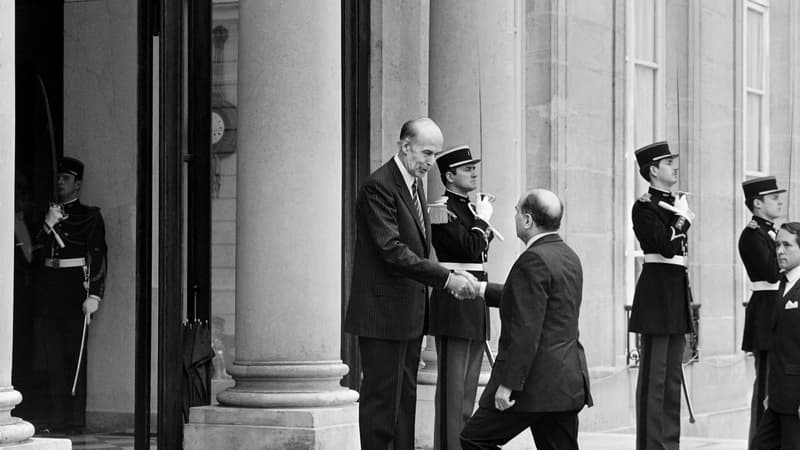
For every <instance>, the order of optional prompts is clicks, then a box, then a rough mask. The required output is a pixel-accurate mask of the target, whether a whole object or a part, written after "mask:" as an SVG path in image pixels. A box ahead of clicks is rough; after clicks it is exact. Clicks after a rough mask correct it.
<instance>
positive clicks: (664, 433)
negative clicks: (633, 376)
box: [628, 142, 694, 450]
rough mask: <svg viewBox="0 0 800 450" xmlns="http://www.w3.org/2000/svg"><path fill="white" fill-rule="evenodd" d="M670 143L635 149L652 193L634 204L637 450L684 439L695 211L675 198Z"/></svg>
mask: <svg viewBox="0 0 800 450" xmlns="http://www.w3.org/2000/svg"><path fill="white" fill-rule="evenodd" d="M677 157H678V155H674V154H671V153H670V151H669V146H668V145H667V143H666V142H656V143H654V144H650V145H648V146H645V147H642V148H640V149H638V150H636V161H637V162H638V163H639V173H640V174H641V175H642V177H643V178H644V179H646V180H647V181H648V182H649V183H650V189H649V190H648V191H647V192H646V193H645V194H644V195H643V196H642V197H641V198H639V200H637V201H636V202H635V203H634V205H633V211H632V215H631V217H632V219H633V231H634V233H635V234H636V238H637V239H638V240H639V244H640V245H641V247H642V252H643V253H644V264H643V265H642V273H641V275H640V276H639V280H638V281H637V282H636V290H635V292H634V295H633V306H632V308H631V318H630V322H629V324H628V330H629V331H631V332H636V333H641V335H642V357H641V360H640V362H639V379H638V380H637V384H636V448H637V449H639V450H649V449H654V448H658V449H661V448H665V449H677V448H678V446H679V445H680V435H681V423H680V412H681V378H682V367H681V364H682V361H681V358H682V356H683V349H684V347H685V345H686V340H685V336H684V334H685V333H689V332H691V331H692V321H691V320H690V317H691V293H690V291H689V278H688V275H687V273H686V255H687V237H686V231H687V230H688V229H689V225H690V224H691V221H692V219H694V213H692V211H691V210H689V205H688V203H687V201H686V197H685V196H684V195H677V196H676V195H673V194H672V193H671V192H670V189H671V188H672V186H674V185H675V183H677V182H678V168H677V162H676V161H675V159H676V158H677Z"/></svg>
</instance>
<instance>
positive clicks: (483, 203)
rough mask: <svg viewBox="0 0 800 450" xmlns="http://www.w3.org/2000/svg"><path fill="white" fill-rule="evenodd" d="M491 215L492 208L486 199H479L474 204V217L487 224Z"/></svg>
mask: <svg viewBox="0 0 800 450" xmlns="http://www.w3.org/2000/svg"><path fill="white" fill-rule="evenodd" d="M492 213H494V206H492V202H491V201H489V198H488V197H483V198H479V199H478V201H476V202H475V215H476V216H477V217H478V218H480V219H481V220H483V221H484V222H486V223H489V219H491V218H492Z"/></svg>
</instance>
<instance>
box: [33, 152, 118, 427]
mask: <svg viewBox="0 0 800 450" xmlns="http://www.w3.org/2000/svg"><path fill="white" fill-rule="evenodd" d="M57 171H58V173H57V178H56V189H57V193H58V197H59V200H60V203H57V204H55V203H54V204H51V205H50V208H49V209H48V210H47V214H46V215H45V218H44V224H43V225H42V229H41V230H40V231H39V233H38V234H37V237H36V241H37V244H38V245H39V246H40V247H41V248H40V250H39V251H44V252H45V254H44V255H42V256H43V258H42V259H43V261H44V264H43V266H42V267H41V268H40V269H39V270H38V274H37V281H36V318H37V323H38V327H37V328H38V330H37V332H38V333H39V336H38V338H39V339H41V344H40V345H39V348H41V349H43V351H44V353H45V354H44V360H45V364H46V371H47V378H48V384H49V388H50V399H51V401H52V405H51V409H50V417H51V418H50V422H49V424H48V425H49V430H50V431H52V432H60V433H67V434H75V433H80V432H81V431H82V429H83V427H84V426H85V416H86V352H85V351H84V355H83V358H82V362H81V369H80V376H79V379H78V384H77V389H76V393H75V395H74V396H72V395H71V390H72V383H73V378H74V376H75V372H76V365H77V364H78V359H79V358H78V355H79V353H80V351H81V340H82V339H81V338H82V333H83V327H84V317H86V319H87V320H88V319H89V318H90V317H91V314H92V313H94V312H96V311H97V309H98V306H99V304H100V301H101V299H102V298H103V293H104V290H105V276H106V241H105V226H104V224H103V217H102V216H101V215H100V209H99V208H96V207H90V206H86V205H84V204H82V203H80V201H79V200H78V196H79V194H80V189H81V184H82V182H83V163H81V162H80V161H78V160H77V159H75V158H62V159H60V160H59V161H58V170H57ZM62 244H63V245H62Z"/></svg>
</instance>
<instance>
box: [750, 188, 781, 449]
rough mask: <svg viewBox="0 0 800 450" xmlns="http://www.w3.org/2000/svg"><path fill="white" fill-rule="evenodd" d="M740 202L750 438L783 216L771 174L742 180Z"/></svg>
mask: <svg viewBox="0 0 800 450" xmlns="http://www.w3.org/2000/svg"><path fill="white" fill-rule="evenodd" d="M742 189H743V190H744V203H745V205H746V206H747V209H749V210H750V212H752V213H753V218H752V219H751V220H750V223H748V224H747V226H746V227H745V228H744V230H742V234H741V235H740V236H739V255H740V256H741V258H742V262H743V263H744V267H745V269H747V276H748V277H749V278H750V289H751V290H752V291H753V294H752V295H751V296H750V300H749V301H748V302H747V306H746V309H745V316H744V317H745V318H744V333H743V336H742V350H744V351H746V352H753V358H754V360H755V361H754V362H755V372H756V376H755V380H754V381H753V399H752V402H751V406H750V436H749V437H750V439H751V440H752V438H753V436H754V435H755V432H756V429H757V428H758V422H759V421H760V420H761V416H762V415H763V414H764V397H765V396H766V394H767V392H766V387H767V354H768V351H769V350H770V349H772V340H773V339H772V326H771V325H772V311H773V308H774V306H775V299H776V298H777V296H778V282H779V281H780V279H781V269H780V267H778V255H777V254H776V253H775V237H776V231H775V224H774V223H773V221H774V220H775V219H777V218H779V217H781V216H783V198H782V195H781V194H782V193H784V192H786V190H785V189H779V188H778V184H777V182H776V181H775V177H772V176H769V177H761V178H755V179H752V180H747V181H745V182H743V183H742Z"/></svg>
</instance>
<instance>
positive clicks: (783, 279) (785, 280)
mask: <svg viewBox="0 0 800 450" xmlns="http://www.w3.org/2000/svg"><path fill="white" fill-rule="evenodd" d="M788 282H789V279H788V278H786V274H783V276H781V282H780V284H779V285H778V295H780V296H781V297H783V294H784V292H783V290H784V289H786V283H788Z"/></svg>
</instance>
